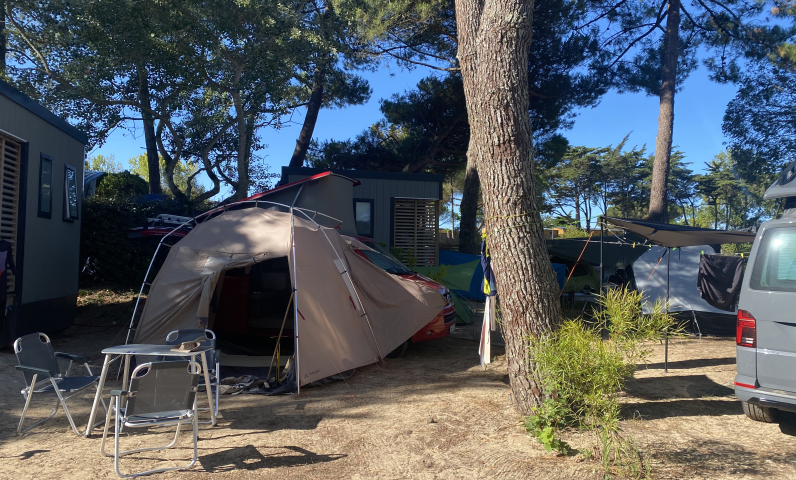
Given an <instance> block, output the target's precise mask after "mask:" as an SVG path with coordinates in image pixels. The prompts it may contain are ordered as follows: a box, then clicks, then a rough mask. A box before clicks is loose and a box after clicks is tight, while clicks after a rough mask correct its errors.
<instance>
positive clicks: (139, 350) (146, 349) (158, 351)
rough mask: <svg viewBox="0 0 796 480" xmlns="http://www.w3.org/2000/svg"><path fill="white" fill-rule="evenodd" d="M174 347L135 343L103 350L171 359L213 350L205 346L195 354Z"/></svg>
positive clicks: (111, 352)
mask: <svg viewBox="0 0 796 480" xmlns="http://www.w3.org/2000/svg"><path fill="white" fill-rule="evenodd" d="M174 347H175V345H147V344H140V343H139V344H136V343H134V344H131V345H118V346H116V347H108V348H106V349H104V350H102V353H104V354H105V355H161V356H171V357H188V356H191V357H193V356H196V355H199V354H200V353H204V352H207V351H209V350H211V349H212V347H209V346H205V347H199V348H197V349H196V350H194V351H193V352H175V351H173V350H172V348H174Z"/></svg>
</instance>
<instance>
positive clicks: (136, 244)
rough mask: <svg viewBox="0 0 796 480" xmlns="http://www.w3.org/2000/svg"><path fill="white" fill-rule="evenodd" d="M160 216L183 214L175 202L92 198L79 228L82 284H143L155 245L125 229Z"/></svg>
mask: <svg viewBox="0 0 796 480" xmlns="http://www.w3.org/2000/svg"><path fill="white" fill-rule="evenodd" d="M161 213H171V214H175V215H180V214H184V213H185V210H184V207H183V206H182V205H181V204H180V203H178V202H176V201H173V200H166V201H160V202H147V203H140V202H135V201H131V200H121V199H118V198H101V197H96V196H95V197H91V198H87V199H86V200H85V201H84V202H83V212H82V219H81V227H80V284H81V286H84V285H88V284H91V283H110V284H119V285H124V286H137V285H140V284H141V282H142V281H143V279H144V275H145V274H146V270H147V267H148V266H149V262H150V261H151V260H152V255H153V254H154V252H155V248H156V246H157V243H156V242H152V241H146V240H144V239H140V238H136V239H130V238H127V233H126V232H125V230H127V229H129V228H131V227H143V226H145V225H146V223H147V218H151V217H154V216H156V215H158V214H161Z"/></svg>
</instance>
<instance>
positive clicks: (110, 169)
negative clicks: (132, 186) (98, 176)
mask: <svg viewBox="0 0 796 480" xmlns="http://www.w3.org/2000/svg"><path fill="white" fill-rule="evenodd" d="M84 168H85V169H86V170H92V171H94V172H106V173H121V171H122V164H121V163H119V162H117V161H116V158H115V157H114V156H113V155H109V156H107V157H106V156H104V155H95V156H93V157H91V158H89V159H88V160H86V161H85V162H84Z"/></svg>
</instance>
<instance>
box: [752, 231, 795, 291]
mask: <svg viewBox="0 0 796 480" xmlns="http://www.w3.org/2000/svg"><path fill="white" fill-rule="evenodd" d="M749 286H750V288H752V289H754V290H773V291H778V292H796V228H772V229H770V230H768V231H766V232H765V233H764V234H763V239H762V241H761V242H760V249H759V250H758V252H757V258H756V259H755V266H754V268H753V269H752V278H751V279H750V281H749Z"/></svg>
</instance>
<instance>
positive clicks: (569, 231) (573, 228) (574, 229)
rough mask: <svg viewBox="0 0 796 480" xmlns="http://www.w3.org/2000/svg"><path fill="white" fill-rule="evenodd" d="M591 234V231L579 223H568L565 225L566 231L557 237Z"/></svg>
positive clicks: (580, 236)
mask: <svg viewBox="0 0 796 480" xmlns="http://www.w3.org/2000/svg"><path fill="white" fill-rule="evenodd" d="M588 236H589V232H587V231H586V230H583V229H582V228H580V226H579V225H567V226H566V227H564V232H563V233H562V234H561V235H560V236H558V237H556V238H557V239H565V238H586V237H588Z"/></svg>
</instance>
